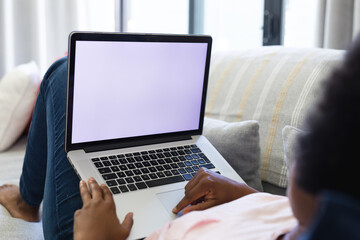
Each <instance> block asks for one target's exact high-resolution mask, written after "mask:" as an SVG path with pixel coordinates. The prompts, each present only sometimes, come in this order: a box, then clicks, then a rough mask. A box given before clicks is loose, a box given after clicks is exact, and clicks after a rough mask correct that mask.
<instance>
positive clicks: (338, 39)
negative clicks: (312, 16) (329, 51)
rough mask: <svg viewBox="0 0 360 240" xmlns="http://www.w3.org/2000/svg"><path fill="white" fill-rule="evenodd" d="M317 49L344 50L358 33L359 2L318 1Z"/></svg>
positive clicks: (346, 0)
mask: <svg viewBox="0 0 360 240" xmlns="http://www.w3.org/2000/svg"><path fill="white" fill-rule="evenodd" d="M317 23H318V25H317V31H316V32H317V33H316V45H317V47H324V48H334V49H346V48H347V47H348V46H349V44H350V43H351V41H352V40H353V39H354V38H355V36H356V35H357V34H358V33H360V0H319V5H318V21H317Z"/></svg>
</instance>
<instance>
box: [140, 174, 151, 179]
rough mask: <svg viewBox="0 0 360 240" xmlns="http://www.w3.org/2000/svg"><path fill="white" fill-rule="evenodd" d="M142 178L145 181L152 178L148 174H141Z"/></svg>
mask: <svg viewBox="0 0 360 240" xmlns="http://www.w3.org/2000/svg"><path fill="white" fill-rule="evenodd" d="M141 178H142V179H143V180H144V181H147V180H150V177H149V176H148V175H146V174H144V175H141Z"/></svg>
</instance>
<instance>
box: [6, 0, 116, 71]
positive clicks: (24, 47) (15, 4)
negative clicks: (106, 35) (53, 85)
mask: <svg viewBox="0 0 360 240" xmlns="http://www.w3.org/2000/svg"><path fill="white" fill-rule="evenodd" d="M114 11H115V4H114V0H0V78H1V76H2V75H4V74H5V73H6V72H7V71H9V70H10V69H12V68H13V67H15V66H17V65H19V64H22V63H26V62H29V61H31V60H35V62H36V63H37V64H38V65H39V66H40V69H41V71H42V73H44V72H45V71H46V69H47V68H48V67H49V66H50V64H51V63H52V62H53V61H54V60H56V59H57V58H59V57H61V56H63V55H64V54H66V52H67V48H68V40H67V39H68V35H69V33H70V32H71V31H74V30H82V31H85V30H86V31H114V30H115V17H114Z"/></svg>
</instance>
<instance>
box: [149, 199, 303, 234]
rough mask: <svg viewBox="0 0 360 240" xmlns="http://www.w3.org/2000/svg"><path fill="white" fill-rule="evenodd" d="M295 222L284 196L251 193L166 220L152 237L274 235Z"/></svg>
mask: <svg viewBox="0 0 360 240" xmlns="http://www.w3.org/2000/svg"><path fill="white" fill-rule="evenodd" d="M296 225H297V220H296V219H295V218H294V217H293V214H292V211H291V207H290V204H289V200H288V198H287V197H283V196H277V195H271V194H268V193H253V194H250V195H247V196H245V197H242V198H239V199H237V200H234V201H232V202H229V203H226V204H223V205H220V206H217V207H213V208H210V209H207V210H204V211H195V212H191V213H188V214H186V215H184V216H182V217H180V218H178V219H176V220H174V221H171V222H168V223H167V224H165V226H164V227H163V228H162V229H159V230H158V231H156V232H154V233H152V234H151V235H150V236H148V237H147V238H146V240H154V239H169V240H170V239H171V240H173V239H206V240H208V239H254V240H261V239H277V238H278V237H279V236H281V235H283V234H284V233H287V232H289V231H290V230H291V229H293V228H294V227H295V226H296Z"/></svg>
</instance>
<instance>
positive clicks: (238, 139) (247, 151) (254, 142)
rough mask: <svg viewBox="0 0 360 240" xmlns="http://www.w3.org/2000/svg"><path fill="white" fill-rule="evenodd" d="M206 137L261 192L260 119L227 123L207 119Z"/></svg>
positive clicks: (246, 180)
mask: <svg viewBox="0 0 360 240" xmlns="http://www.w3.org/2000/svg"><path fill="white" fill-rule="evenodd" d="M204 136H205V137H206V138H207V139H208V140H209V141H210V142H211V143H212V144H213V145H214V147H215V148H216V149H217V150H218V151H219V153H220V154H221V155H222V156H223V157H224V158H225V160H226V161H227V162H228V163H229V164H230V165H231V166H232V167H233V168H234V169H235V171H236V172H237V173H238V174H239V175H240V177H241V178H242V179H243V180H244V181H245V182H246V183H247V184H248V185H249V186H251V187H253V188H255V189H257V190H259V191H262V185H261V177H260V146H259V124H258V122H257V121H243V122H234V123H228V122H224V121H220V120H214V119H209V118H205V122H204Z"/></svg>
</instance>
